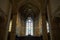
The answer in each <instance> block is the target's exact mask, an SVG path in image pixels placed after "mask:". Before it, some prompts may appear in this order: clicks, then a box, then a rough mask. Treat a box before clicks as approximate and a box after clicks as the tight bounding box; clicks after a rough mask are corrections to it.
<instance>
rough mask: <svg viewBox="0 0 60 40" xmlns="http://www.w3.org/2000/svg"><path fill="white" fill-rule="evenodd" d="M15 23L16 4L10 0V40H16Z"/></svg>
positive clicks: (13, 0)
mask: <svg viewBox="0 0 60 40" xmlns="http://www.w3.org/2000/svg"><path fill="white" fill-rule="evenodd" d="M16 21H17V4H16V1H15V0H12V28H11V33H10V40H16Z"/></svg>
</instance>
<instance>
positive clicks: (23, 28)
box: [21, 18, 26, 36]
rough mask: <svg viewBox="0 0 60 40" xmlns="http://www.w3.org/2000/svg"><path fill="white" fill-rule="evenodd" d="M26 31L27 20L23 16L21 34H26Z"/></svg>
mask: <svg viewBox="0 0 60 40" xmlns="http://www.w3.org/2000/svg"><path fill="white" fill-rule="evenodd" d="M25 31H26V26H25V22H24V20H23V18H22V20H21V36H25Z"/></svg>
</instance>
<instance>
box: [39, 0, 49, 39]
mask: <svg viewBox="0 0 60 40" xmlns="http://www.w3.org/2000/svg"><path fill="white" fill-rule="evenodd" d="M40 12H41V16H42V35H43V40H48V35H47V26H46V13H47V0H41V11H40Z"/></svg>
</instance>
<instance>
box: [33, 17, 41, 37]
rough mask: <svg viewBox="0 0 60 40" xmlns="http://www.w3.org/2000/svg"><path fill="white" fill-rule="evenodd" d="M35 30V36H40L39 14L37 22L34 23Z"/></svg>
mask: <svg viewBox="0 0 60 40" xmlns="http://www.w3.org/2000/svg"><path fill="white" fill-rule="evenodd" d="M34 25H35V26H34V28H35V30H34V32H35V36H40V30H39V17H38V16H37V18H36V19H35V24H34Z"/></svg>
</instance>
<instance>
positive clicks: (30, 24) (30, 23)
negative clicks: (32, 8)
mask: <svg viewBox="0 0 60 40" xmlns="http://www.w3.org/2000/svg"><path fill="white" fill-rule="evenodd" d="M26 35H33V20H32V19H31V17H28V19H27V20H26Z"/></svg>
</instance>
